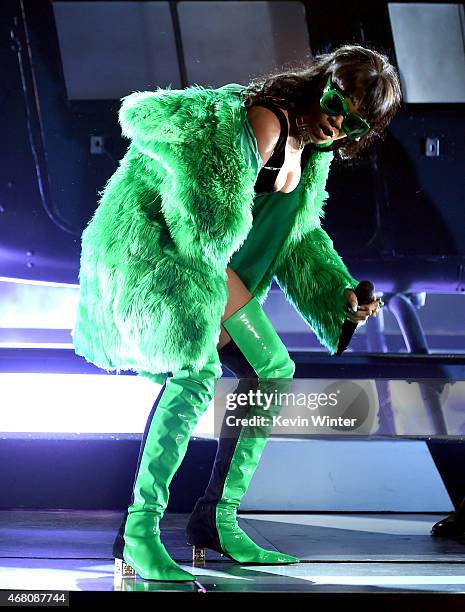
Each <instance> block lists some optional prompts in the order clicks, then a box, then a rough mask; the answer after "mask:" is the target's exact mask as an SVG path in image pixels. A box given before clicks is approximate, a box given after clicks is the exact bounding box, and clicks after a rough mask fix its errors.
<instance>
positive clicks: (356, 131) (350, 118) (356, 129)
mask: <svg viewBox="0 0 465 612" xmlns="http://www.w3.org/2000/svg"><path fill="white" fill-rule="evenodd" d="M342 127H343V130H344V132H345V133H346V134H347V136H348V137H349V138H358V137H360V136H364V135H365V134H366V133H367V132H368V130H369V127H368V126H367V125H366V123H365V122H364V121H362V120H361V119H360V117H357V115H347V117H346V118H345V120H344V123H343V125H342Z"/></svg>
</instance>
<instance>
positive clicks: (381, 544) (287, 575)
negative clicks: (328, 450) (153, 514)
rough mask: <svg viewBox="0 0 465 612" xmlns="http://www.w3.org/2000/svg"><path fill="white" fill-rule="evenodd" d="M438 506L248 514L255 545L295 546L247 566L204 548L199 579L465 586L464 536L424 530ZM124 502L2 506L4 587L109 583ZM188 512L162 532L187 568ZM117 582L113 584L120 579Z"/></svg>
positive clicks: (130, 586) (97, 587) (140, 586)
mask: <svg viewBox="0 0 465 612" xmlns="http://www.w3.org/2000/svg"><path fill="white" fill-rule="evenodd" d="M443 516H444V515H443V514H441V515H433V514H373V513H369V514H363V513H354V514H245V515H242V516H241V518H240V522H241V525H242V527H243V528H244V529H245V530H246V531H247V532H248V533H249V535H250V536H251V537H252V538H253V539H254V540H255V541H256V542H257V543H258V544H260V545H262V546H265V547H267V548H276V549H278V550H282V551H283V552H286V553H290V554H294V555H296V556H298V557H299V558H300V559H301V560H302V562H301V563H299V564H295V565H288V566H243V565H240V564H238V563H233V562H231V561H229V560H225V559H224V558H222V557H221V556H220V555H218V554H216V553H214V552H210V551H207V562H206V564H205V566H204V567H196V568H195V569H194V572H193V573H195V574H196V575H197V578H198V580H199V581H200V582H201V583H202V584H203V585H204V586H205V587H206V588H207V590H209V591H229V592H232V591H241V592H270V591H272V592H293V591H294V592H320V593H321V592H326V593H328V592H334V593H336V592H346V593H361V592H362V593H366V592H375V591H376V592H377V593H380V592H382V593H389V592H399V591H400V592H404V593H425V592H443V593H444V592H448V593H465V540H464V541H463V542H457V541H455V540H445V539H438V538H433V537H431V536H430V535H429V530H430V528H431V525H432V524H433V523H434V522H436V521H437V520H439V519H440V518H441V517H443ZM120 518H121V513H120V512H112V511H82V510H51V511H44V510H9V511H0V589H32V590H40V589H53V590H64V591H113V590H115V586H114V584H113V564H114V562H113V558H112V553H111V547H112V543H113V538H114V535H115V532H116V530H117V528H118V525H119V522H120ZM186 519H187V515H182V514H171V515H166V516H165V518H164V519H163V522H162V528H163V540H164V543H165V546H166V548H167V549H168V551H169V552H170V554H171V555H172V556H173V557H174V558H175V559H176V560H177V561H178V562H179V563H180V564H181V566H183V567H184V568H185V569H187V570H189V571H191V572H192V571H193V570H192V562H191V556H192V553H191V548H190V547H188V546H187V545H186V544H185V538H184V525H185V523H186ZM116 590H117V589H116ZM124 590H140V591H167V590H187V591H191V590H192V585H191V584H177V585H176V584H168V583H163V584H162V583H157V582H149V581H144V580H141V579H140V578H137V580H136V581H125V584H124Z"/></svg>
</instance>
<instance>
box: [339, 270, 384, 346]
mask: <svg viewBox="0 0 465 612" xmlns="http://www.w3.org/2000/svg"><path fill="white" fill-rule="evenodd" d="M354 293H355V295H356V296H357V301H358V303H359V305H360V306H361V305H363V304H369V303H370V302H372V301H373V300H374V299H376V295H375V287H374V285H373V283H372V282H371V281H369V280H363V281H360V282H359V284H358V285H357V287H356V288H355V289H354ZM356 329H357V323H353V322H352V321H349V319H346V320H345V321H344V323H343V324H342V330H341V336H340V338H339V344H338V346H337V352H336V355H338V356H340V355H342V353H343V351H345V350H346V348H347V347H348V346H349V342H350V341H351V340H352V336H353V335H354V332H355V330H356Z"/></svg>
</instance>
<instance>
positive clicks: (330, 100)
mask: <svg viewBox="0 0 465 612" xmlns="http://www.w3.org/2000/svg"><path fill="white" fill-rule="evenodd" d="M322 107H323V110H325V111H326V112H327V114H328V115H342V114H343V113H344V105H343V102H342V99H341V97H340V96H339V95H338V94H337V92H334V91H331V92H329V93H327V94H326V95H325V96H323V98H322Z"/></svg>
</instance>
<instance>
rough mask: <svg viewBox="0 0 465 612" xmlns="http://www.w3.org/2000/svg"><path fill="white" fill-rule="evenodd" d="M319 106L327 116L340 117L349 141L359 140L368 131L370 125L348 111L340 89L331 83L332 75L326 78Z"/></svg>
mask: <svg viewBox="0 0 465 612" xmlns="http://www.w3.org/2000/svg"><path fill="white" fill-rule="evenodd" d="M320 106H321V108H322V110H324V112H325V113H326V114H327V115H342V116H343V117H344V121H343V122H342V129H343V130H344V132H345V134H346V135H347V138H350V140H359V139H360V138H361V137H362V136H364V135H365V134H366V133H367V132H368V131H369V129H370V124H369V123H368V122H367V121H365V119H363V118H362V117H360V115H356V114H355V113H351V112H350V111H349V104H348V102H347V100H346V98H345V96H344V94H343V93H342V91H340V89H339V88H338V87H337V85H336V84H335V83H333V82H332V75H331V74H330V75H329V76H328V80H327V81H326V85H325V86H324V88H323V95H322V96H321V98H320Z"/></svg>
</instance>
